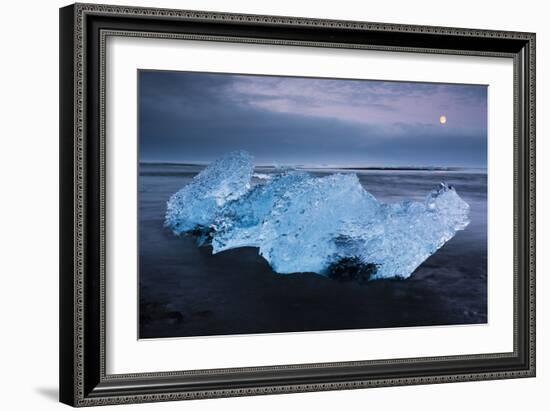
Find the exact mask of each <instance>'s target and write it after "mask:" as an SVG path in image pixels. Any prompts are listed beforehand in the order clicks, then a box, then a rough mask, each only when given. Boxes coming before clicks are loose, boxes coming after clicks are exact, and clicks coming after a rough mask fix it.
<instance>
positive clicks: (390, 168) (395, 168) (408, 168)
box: [139, 161, 487, 173]
mask: <svg viewBox="0 0 550 411" xmlns="http://www.w3.org/2000/svg"><path fill="white" fill-rule="evenodd" d="M139 165H140V166H184V167H206V166H208V163H203V164H201V163H176V162H155V161H140V162H139ZM281 167H282V168H285V167H289V168H296V169H299V170H319V171H323V170H369V171H465V170H479V171H483V172H485V173H486V172H487V168H485V167H438V166H433V167H432V166H336V165H334V166H305V165H300V164H298V165H292V166H287V165H282V166H281ZM255 168H263V169H273V170H274V169H277V168H279V167H276V166H273V165H258V166H255Z"/></svg>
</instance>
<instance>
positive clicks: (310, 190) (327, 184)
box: [259, 174, 380, 274]
mask: <svg viewBox="0 0 550 411" xmlns="http://www.w3.org/2000/svg"><path fill="white" fill-rule="evenodd" d="M379 207H380V206H379V203H378V201H377V200H376V199H375V198H374V197H373V196H372V195H371V194H370V193H368V192H367V191H365V189H363V187H362V186H361V183H360V182H359V180H358V178H357V176H356V175H355V174H334V175H329V176H326V177H320V178H311V179H307V180H304V181H302V182H301V183H299V184H296V185H293V186H292V187H290V188H289V189H288V190H287V191H286V192H284V194H283V195H282V196H281V197H280V198H279V199H278V201H276V202H275V204H274V207H273V209H272V210H271V213H270V214H269V216H267V218H266V219H265V221H264V224H263V225H262V232H261V235H260V242H259V243H260V244H259V248H260V255H261V256H262V257H264V258H265V259H266V260H267V261H268V262H269V264H270V265H271V267H272V268H273V270H274V271H276V272H278V273H281V274H289V273H295V272H314V273H318V274H326V271H327V268H328V267H329V266H330V264H331V262H333V261H336V260H338V259H339V258H340V257H342V256H343V255H344V254H342V251H343V250H340V249H339V247H338V245H337V243H336V241H335V239H337V238H338V237H339V236H340V235H341V232H342V229H343V228H344V227H346V226H354V225H356V224H359V223H361V222H362V221H364V220H367V219H376V215H377V213H378V211H379Z"/></svg>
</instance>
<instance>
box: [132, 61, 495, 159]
mask: <svg viewBox="0 0 550 411" xmlns="http://www.w3.org/2000/svg"><path fill="white" fill-rule="evenodd" d="M442 115H444V116H446V118H447V122H446V123H445V124H441V123H440V116H442ZM139 138H140V159H141V160H142V161H168V162H201V163H204V162H209V161H212V160H213V159H215V158H216V157H218V156H219V155H221V154H224V153H226V152H228V151H232V150H237V149H241V150H247V151H249V152H250V153H251V154H253V155H254V157H255V162H256V164H273V163H277V164H289V165H297V164H305V165H363V166H406V165H411V166H466V167H486V164H487V87H486V86H481V85H452V84H435V83H410V82H387V81H369V80H333V79H318V78H294V77H276V76H251V75H233V74H210V73H190V72H173V71H172V72H169V71H140V73H139Z"/></svg>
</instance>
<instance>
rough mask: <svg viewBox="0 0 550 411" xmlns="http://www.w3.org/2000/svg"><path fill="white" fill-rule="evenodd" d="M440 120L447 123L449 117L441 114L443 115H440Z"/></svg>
mask: <svg viewBox="0 0 550 411" xmlns="http://www.w3.org/2000/svg"><path fill="white" fill-rule="evenodd" d="M439 122H440V123H441V124H445V123H446V122H447V117H446V116H441V117H439Z"/></svg>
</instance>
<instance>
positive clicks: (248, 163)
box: [166, 152, 469, 279]
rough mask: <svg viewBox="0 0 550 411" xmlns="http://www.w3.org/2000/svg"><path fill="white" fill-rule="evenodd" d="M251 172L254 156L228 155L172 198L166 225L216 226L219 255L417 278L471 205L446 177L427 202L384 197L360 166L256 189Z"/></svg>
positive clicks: (284, 269) (265, 182)
mask: <svg viewBox="0 0 550 411" xmlns="http://www.w3.org/2000/svg"><path fill="white" fill-rule="evenodd" d="M252 176H253V165H252V159H251V156H250V155H248V154H246V153H245V152H236V153H231V154H229V155H227V156H224V157H223V158H221V159H219V160H217V161H216V162H214V163H212V164H211V165H210V166H209V167H208V168H206V169H205V170H203V171H202V172H201V173H200V174H199V175H197V176H196V177H195V178H194V179H193V181H192V183H191V184H189V185H188V186H186V187H184V188H183V189H182V190H180V191H179V192H178V193H176V194H174V196H172V198H171V199H170V201H169V202H168V210H167V214H166V224H167V225H168V226H169V227H170V228H172V230H173V231H174V232H175V233H176V234H179V233H182V232H193V233H197V231H198V232H201V231H203V232H204V231H206V230H208V235H209V241H210V243H211V245H212V248H213V252H214V253H217V252H221V251H224V250H228V249H231V248H236V247H257V248H258V249H259V253H260V255H261V256H262V257H264V258H265V259H266V260H267V261H268V263H269V264H270V265H271V267H272V268H273V270H274V271H275V272H277V273H280V274H289V273H296V272H314V273H317V274H320V275H325V276H329V277H335V276H337V275H344V276H347V278H349V277H353V275H355V274H357V273H359V274H360V276H361V277H367V279H379V278H391V277H401V278H407V277H409V276H410V275H411V274H412V273H413V272H414V270H415V269H416V268H417V267H418V266H419V265H420V264H421V263H422V262H423V261H424V260H425V259H426V258H428V257H429V256H430V255H432V254H433V253H435V252H436V251H437V250H438V249H439V248H440V247H442V246H443V244H445V243H446V242H447V241H449V240H450V239H451V238H452V237H453V236H454V235H455V233H456V232H457V231H459V230H463V229H464V228H465V227H466V226H467V225H468V224H469V218H468V214H469V206H468V204H467V203H466V202H465V201H464V200H462V199H461V198H460V196H459V195H458V194H457V193H456V191H455V189H454V188H452V187H450V186H448V185H446V184H444V183H442V184H441V185H440V186H439V187H438V188H437V189H436V190H434V191H432V192H431V193H429V194H428V196H427V197H426V198H425V200H424V201H403V202H400V203H394V204H384V203H381V202H379V201H378V200H377V199H376V198H374V196H373V195H372V194H370V193H369V192H368V191H366V190H365V189H364V188H363V186H362V185H361V183H360V182H359V179H358V178H357V176H356V175H355V174H352V173H350V174H333V175H329V176H325V177H315V176H313V175H311V174H308V173H306V172H300V171H296V170H288V169H287V170H278V172H277V173H272V174H269V175H262V177H264V178H261V179H259V180H260V182H259V183H258V184H256V185H255V186H253V187H252V184H251V179H252ZM256 177H257V175H256ZM354 273H355V274H354ZM352 274H353V275H352ZM358 276H359V275H358Z"/></svg>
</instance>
